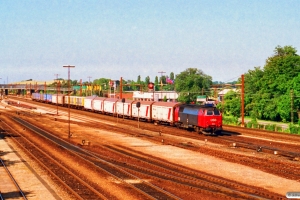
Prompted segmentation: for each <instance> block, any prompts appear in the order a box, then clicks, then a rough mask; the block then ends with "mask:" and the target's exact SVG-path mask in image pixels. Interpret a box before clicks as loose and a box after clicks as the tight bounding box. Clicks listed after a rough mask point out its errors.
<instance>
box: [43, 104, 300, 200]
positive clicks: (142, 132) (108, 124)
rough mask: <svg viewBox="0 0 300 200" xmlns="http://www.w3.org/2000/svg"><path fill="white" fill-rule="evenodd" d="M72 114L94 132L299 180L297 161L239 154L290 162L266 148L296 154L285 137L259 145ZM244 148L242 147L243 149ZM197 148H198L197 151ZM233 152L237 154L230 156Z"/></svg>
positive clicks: (252, 141) (75, 121)
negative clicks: (179, 149)
mask: <svg viewBox="0 0 300 200" xmlns="http://www.w3.org/2000/svg"><path fill="white" fill-rule="evenodd" d="M49 106H50V105H49ZM51 112H52V113H53V110H52V111H51V108H49V113H51ZM73 112H74V113H73ZM66 113H67V112H65V111H64V108H63V107H61V108H60V115H64V114H66ZM72 113H73V114H72V117H71V120H72V124H78V125H80V126H87V127H95V128H96V127H97V129H103V130H111V131H116V132H119V133H123V134H131V136H133V137H139V138H145V139H147V140H151V141H154V142H159V143H161V141H162V139H164V144H166V145H167V144H169V145H172V146H179V147H182V148H186V149H190V150H193V151H198V152H201V153H204V154H208V155H212V156H215V157H219V158H221V159H224V160H227V161H230V162H235V163H240V164H244V165H247V166H251V167H253V168H257V169H260V170H262V171H266V172H269V173H272V174H276V175H278V176H282V177H284V178H289V179H292V180H300V177H299V175H298V171H299V169H300V168H299V164H298V163H297V162H285V161H284V160H282V159H280V160H277V159H271V158H269V159H267V161H266V159H264V158H259V157H258V158H257V157H251V156H250V157H249V156H245V155H239V154H238V152H239V149H242V148H243V149H244V148H245V149H250V150H253V151H255V152H257V154H265V153H268V152H267V151H269V154H270V155H271V154H272V156H274V158H276V157H278V158H288V159H289V160H293V158H296V157H295V156H297V155H287V156H284V155H283V154H277V155H274V153H273V149H271V150H268V149H267V148H266V147H268V146H269V147H271V148H274V146H275V147H276V150H277V152H279V151H278V150H287V151H288V153H297V152H298V150H297V147H298V146H297V145H295V144H292V145H290V144H288V143H289V140H288V139H286V138H285V139H284V140H283V139H282V140H280V141H278V142H273V141H272V145H270V141H269V139H268V137H267V135H266V134H265V135H264V137H262V138H264V140H265V143H264V142H263V143H261V140H260V139H259V138H257V139H255V138H250V139H249V138H245V137H240V136H235V135H234V134H231V136H230V135H227V136H220V137H207V136H203V135H195V133H190V132H186V131H182V130H178V129H173V128H169V127H164V126H161V125H158V126H153V125H150V124H147V123H141V124H140V129H136V127H137V122H136V121H132V120H126V119H125V120H126V126H123V127H116V125H118V123H119V124H122V125H123V124H124V121H123V119H121V118H119V119H117V118H116V117H114V118H113V117H111V116H105V115H99V114H95V113H91V112H86V111H77V110H72ZM76 113H80V115H82V114H84V115H85V116H87V117H82V116H77V114H76ZM89 117H93V118H97V119H92V120H88V119H86V118H89ZM57 120H58V121H64V122H66V120H62V119H59V118H57ZM127 126H128V128H129V129H130V131H128V128H126V127H127ZM130 127H134V128H130ZM151 132H152V133H151ZM279 135H280V134H279ZM169 136H175V137H180V138H181V139H179V140H178V139H174V138H172V137H169ZM182 138H186V141H188V139H191V140H195V141H200V142H183V140H182ZM240 138H241V139H240ZM279 138H280V137H279ZM274 139H275V140H276V138H274V137H273V140H274ZM205 140H208V142H213V143H216V144H221V145H224V146H227V147H228V148H230V151H231V152H230V153H228V152H224V151H223V149H219V150H216V149H213V148H211V146H210V145H203V144H204V141H205ZM198 143H201V145H198ZM233 143H236V146H235V147H233V146H232V144H233ZM268 143H269V144H268ZM294 143H297V142H294ZM264 144H266V145H265V146H264ZM274 144H275V145H274ZM287 144H288V145H287ZM243 145H245V147H243ZM247 145H253V148H252V149H251V148H249V147H247ZM293 145H295V146H293ZM199 146H200V147H201V148H199ZM229 146H231V147H229ZM259 146H262V147H263V149H262V150H263V151H257V148H256V147H259ZM294 147H296V148H294ZM295 149H296V150H295ZM290 150H291V151H290ZM235 151H236V152H237V153H233V152H235ZM282 152H283V151H282ZM119 165H120V167H123V168H122V169H123V170H127V171H128V172H130V173H133V174H135V175H136V176H141V177H145V179H147V177H148V178H151V179H152V178H153V177H156V176H151V175H149V174H147V173H146V172H143V170H142V169H141V170H140V172H138V168H136V170H132V169H130V168H129V167H128V168H126V167H124V166H122V162H121V163H119ZM132 167H133V166H132ZM153 179H155V182H156V183H159V182H160V181H162V180H163V179H164V178H153ZM208 182H209V181H208ZM209 183H210V182H209ZM174 184H175V185H176V184H177V183H174ZM237 184H238V183H237ZM181 185H184V184H181ZM186 185H187V184H186ZM175 187H176V186H175ZM177 187H179V186H177ZM184 187H188V186H184ZM190 187H191V186H190ZM228 187H229V186H228ZM191 188H193V187H191ZM195 188H197V187H195ZM229 188H230V187H229ZM197 189H198V188H197ZM237 190H238V191H240V189H237ZM241 190H242V189H241ZM246 190H247V189H246ZM207 191H209V190H207ZM201 192H202V193H205V191H201ZM262 193H264V192H262ZM264 194H265V195H264V196H265V197H267V198H268V196H274V195H273V194H267V193H264ZM227 195H228V194H227ZM258 196H259V195H258ZM274 197H277V196H276V195H275V196H274Z"/></svg>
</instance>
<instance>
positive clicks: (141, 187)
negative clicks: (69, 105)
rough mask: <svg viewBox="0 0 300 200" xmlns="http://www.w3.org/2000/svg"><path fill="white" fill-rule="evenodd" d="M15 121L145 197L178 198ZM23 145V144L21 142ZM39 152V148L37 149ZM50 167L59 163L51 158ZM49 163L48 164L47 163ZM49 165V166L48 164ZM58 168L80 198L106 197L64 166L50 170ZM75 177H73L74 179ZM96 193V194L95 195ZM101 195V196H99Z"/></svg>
mask: <svg viewBox="0 0 300 200" xmlns="http://www.w3.org/2000/svg"><path fill="white" fill-rule="evenodd" d="M13 119H14V120H15V121H17V122H18V123H20V124H22V126H25V127H26V128H28V129H31V130H32V131H34V132H35V133H38V134H40V135H41V136H43V137H46V138H47V139H48V140H50V141H53V142H55V143H56V144H57V145H59V146H60V147H62V148H64V149H66V150H68V151H70V152H72V153H75V154H76V156H78V157H84V160H85V161H86V162H90V163H92V164H94V165H95V166H97V167H98V168H99V169H101V170H103V171H105V172H106V173H108V174H110V175H112V176H114V177H115V178H117V179H118V180H121V181H122V182H123V183H125V184H126V185H130V187H131V188H133V189H135V190H136V191H137V192H139V193H141V194H142V195H144V196H145V198H148V199H180V198H179V197H176V196H175V195H173V194H170V193H169V192H167V191H164V190H163V189H161V188H159V187H156V186H155V185H152V184H150V183H148V182H145V181H143V180H141V179H139V178H137V177H135V176H133V175H132V174H130V173H128V172H125V171H124V170H122V169H121V168H119V167H118V166H116V165H113V164H111V163H109V162H107V161H105V160H101V159H99V158H98V159H97V160H96V161H95V160H94V158H91V156H93V155H92V154H90V153H89V152H87V151H84V150H82V149H80V148H78V147H77V146H74V145H72V144H70V143H67V142H65V141H63V140H61V139H59V138H57V137H55V136H53V135H51V134H49V133H47V132H45V131H44V130H41V129H40V128H38V127H36V126H34V125H32V124H30V123H28V122H26V121H24V120H22V119H20V118H17V117H14V118H13ZM23 145H24V144H23ZM38 150H39V151H40V152H41V150H40V149H38ZM35 152H36V150H35ZM43 157H45V158H46V159H45V160H44V159H43V160H42V163H45V162H46V161H47V160H48V159H49V160H50V157H49V156H47V155H43ZM50 163H51V167H52V166H53V165H58V164H59V163H58V162H56V161H55V160H51V162H50ZM49 165H50V164H49ZM48 167H49V166H48ZM58 169H59V170H60V171H61V170H62V169H63V170H64V171H65V172H64V173H62V174H64V176H63V177H58V178H59V179H60V180H63V182H64V183H66V187H69V188H72V186H70V185H69V184H74V182H75V183H76V185H77V187H76V191H79V192H80V191H81V192H80V193H79V192H76V193H77V194H76V196H77V197H78V198H81V199H106V197H104V196H103V195H102V194H100V193H99V192H97V191H96V190H95V189H93V187H94V186H90V185H88V184H87V183H84V182H83V181H82V180H80V179H79V177H77V176H76V175H75V174H74V173H72V172H71V171H70V170H68V169H67V168H66V167H63V166H60V168H58V167H56V166H53V170H52V171H56V172H57V171H58ZM66 174H70V176H66ZM74 177H75V179H74ZM128 179H129V180H135V181H133V182H134V184H132V183H128V182H127V181H126V180H128ZM95 195H97V196H95ZM100 197H101V198H100Z"/></svg>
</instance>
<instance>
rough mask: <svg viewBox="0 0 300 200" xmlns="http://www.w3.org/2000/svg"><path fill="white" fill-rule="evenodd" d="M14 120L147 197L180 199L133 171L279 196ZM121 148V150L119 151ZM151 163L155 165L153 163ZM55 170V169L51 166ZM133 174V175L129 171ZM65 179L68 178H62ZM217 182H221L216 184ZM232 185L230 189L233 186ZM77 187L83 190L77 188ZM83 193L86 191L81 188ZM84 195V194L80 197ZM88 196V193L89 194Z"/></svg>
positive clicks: (247, 194) (248, 195)
mask: <svg viewBox="0 0 300 200" xmlns="http://www.w3.org/2000/svg"><path fill="white" fill-rule="evenodd" d="M14 120H16V121H18V122H19V123H21V124H22V125H23V126H26V127H27V128H28V129H31V130H33V131H34V132H35V133H38V134H41V135H42V136H43V137H46V138H47V139H49V140H51V141H55V143H56V144H59V145H60V146H61V147H63V148H64V149H67V150H69V151H72V152H75V153H76V155H80V156H82V157H84V159H85V161H87V162H91V163H93V164H94V165H96V166H98V167H99V168H101V170H103V171H105V172H107V173H109V174H111V175H112V176H114V177H115V178H116V179H118V180H121V181H122V182H123V183H126V184H130V185H131V187H132V188H135V190H138V191H139V192H141V193H142V194H144V195H145V196H146V197H148V198H150V199H151V198H153V199H180V198H179V197H177V196H175V195H173V194H171V193H169V192H167V191H165V190H163V189H161V188H160V187H157V186H155V185H153V184H150V183H149V182H146V181H143V180H142V179H140V178H137V175H138V176H139V177H140V176H142V177H151V178H152V179H157V180H164V181H166V180H167V181H168V182H171V183H173V184H175V185H177V188H178V187H187V188H193V189H197V190H201V191H202V193H207V194H209V193H210V194H211V195H212V194H214V195H216V194H218V196H219V197H220V198H225V197H226V198H229V199H230V197H231V198H232V199H235V198H243V199H262V198H265V199H268V198H270V197H272V198H274V197H275V198H279V196H276V194H270V193H268V192H267V191H263V192H257V191H258V190H257V189H255V188H253V186H252V187H250V186H246V185H243V186H242V185H241V184H237V183H236V184H233V183H232V181H229V180H227V181H226V180H224V179H223V180H220V178H216V177H214V178H211V176H209V175H205V176H203V174H201V173H199V172H198V173H196V172H195V171H189V170H187V169H185V168H183V167H179V166H177V167H174V166H172V165H171V164H169V165H166V164H163V162H162V161H160V162H158V161H155V160H154V158H152V159H151V161H150V163H149V161H147V158H146V157H145V156H144V157H142V156H138V155H137V153H135V154H134V153H132V152H131V153H129V151H128V150H127V151H125V150H124V149H123V150H121V149H120V147H119V148H115V147H106V149H110V150H113V151H114V152H117V153H118V154H119V155H118V156H117V157H116V156H115V157H116V158H115V159H114V160H112V159H111V158H108V157H106V158H104V157H103V156H100V154H97V155H95V153H91V152H89V151H85V150H83V149H80V148H78V147H77V146H74V145H72V144H69V143H67V142H65V141H62V140H60V139H59V138H56V137H54V136H52V135H51V134H48V133H45V132H44V131H43V130H40V129H39V128H37V127H35V126H33V125H31V124H29V123H27V122H26V121H24V120H22V119H20V118H16V117H15V118H14ZM121 152H122V153H121ZM124 156H130V157H132V158H133V157H134V158H135V160H136V161H139V162H140V161H143V162H145V163H146V162H148V163H149V166H150V167H149V168H150V169H153V168H158V169H156V171H154V170H149V169H148V168H147V167H139V166H137V165H132V164H128V163H127V164H126V165H124V163H123V162H122V161H120V158H122V157H124ZM153 165H155V167H153ZM55 171H57V170H55ZM161 171H168V173H166V172H165V173H162V172H161ZM133 174H136V175H133ZM65 179H66V180H68V179H71V178H69V177H68V178H66V177H65ZM128 180H130V183H128ZM220 183H222V184H221V185H220ZM233 188H234V189H233ZM80 190H83V191H84V189H82V188H80ZM85 193H86V192H85ZM83 199H86V198H83ZM89 199H93V198H91V196H89Z"/></svg>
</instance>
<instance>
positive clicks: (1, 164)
mask: <svg viewBox="0 0 300 200" xmlns="http://www.w3.org/2000/svg"><path fill="white" fill-rule="evenodd" d="M0 155H1V154H0ZM0 174H1V184H5V186H4V188H2V190H0V199H1V200H2V199H10V198H14V199H25V200H27V198H26V195H25V193H24V192H23V191H22V189H21V188H20V186H19V184H18V182H17V180H16V179H15V178H14V176H13V175H12V174H11V172H10V170H9V169H8V167H7V166H6V164H5V161H4V160H2V159H1V157H0ZM5 187H6V188H9V191H8V190H6V189H5ZM12 188H14V190H11V189H12Z"/></svg>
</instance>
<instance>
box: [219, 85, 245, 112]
mask: <svg viewBox="0 0 300 200" xmlns="http://www.w3.org/2000/svg"><path fill="white" fill-rule="evenodd" d="M222 112H223V113H224V114H225V115H229V116H234V117H240V116H241V98H240V94H239V93H237V92H235V91H233V90H232V91H229V92H227V94H225V96H224V102H223V111H222Z"/></svg>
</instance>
